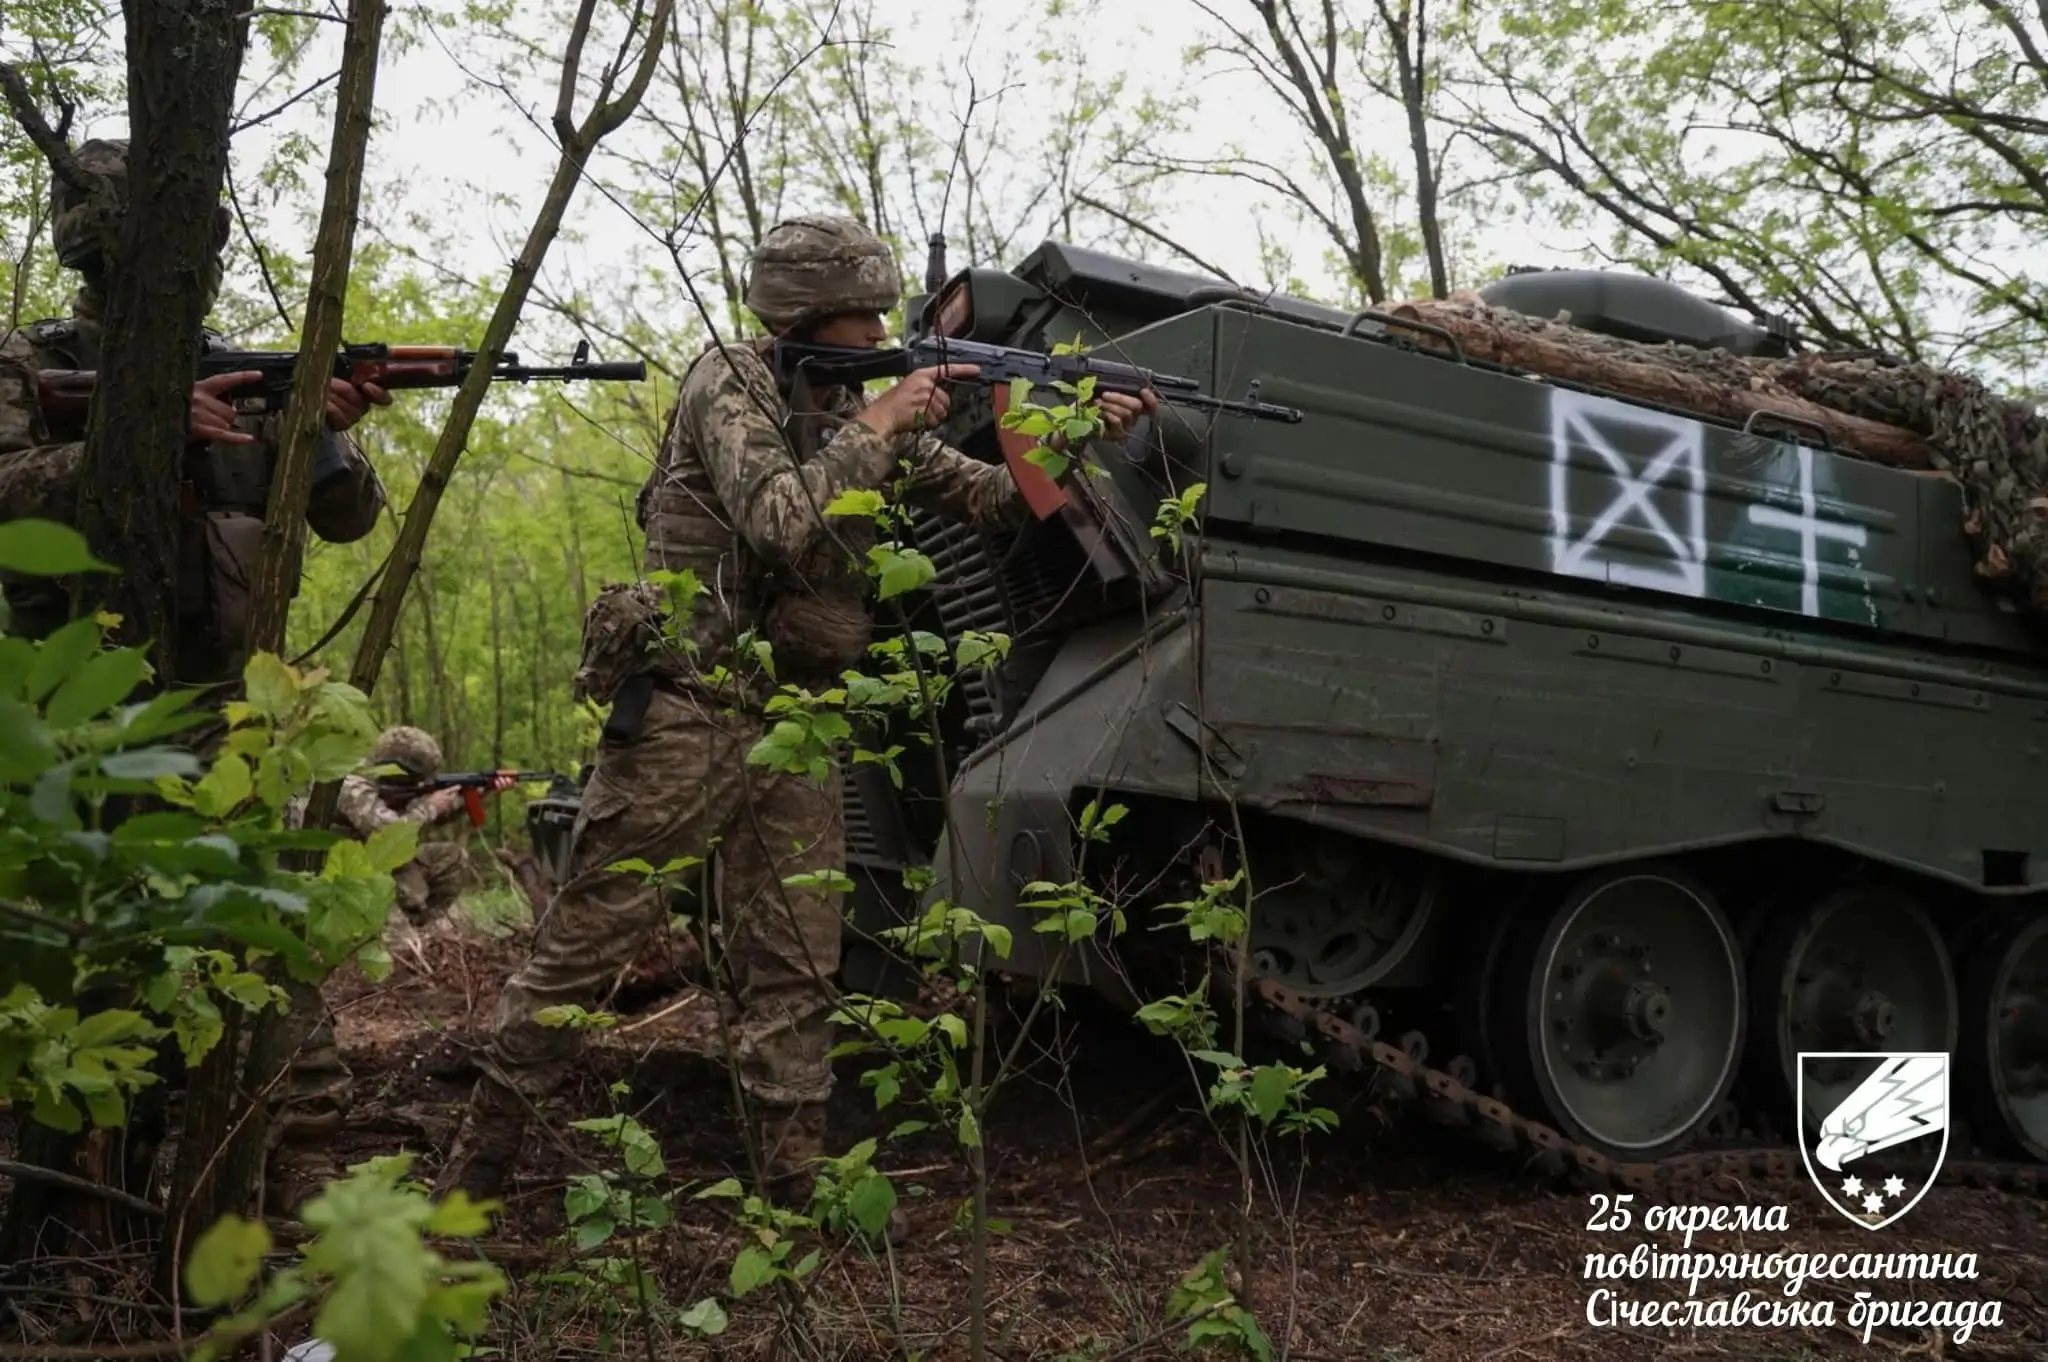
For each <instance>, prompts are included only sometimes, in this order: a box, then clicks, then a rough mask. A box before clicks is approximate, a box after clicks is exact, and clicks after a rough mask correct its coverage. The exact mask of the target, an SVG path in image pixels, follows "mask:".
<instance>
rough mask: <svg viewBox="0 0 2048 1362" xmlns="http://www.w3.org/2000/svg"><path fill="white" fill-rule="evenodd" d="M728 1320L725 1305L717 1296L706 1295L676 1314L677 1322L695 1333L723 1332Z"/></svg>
mask: <svg viewBox="0 0 2048 1362" xmlns="http://www.w3.org/2000/svg"><path fill="white" fill-rule="evenodd" d="M728 1322H729V1321H728V1320H727V1319H726V1315H725V1307H724V1306H723V1305H720V1304H719V1303H718V1298H717V1297H716V1296H706V1297H705V1298H704V1299H703V1300H701V1301H698V1302H697V1303H696V1304H695V1305H693V1306H691V1307H690V1308H689V1309H687V1310H685V1311H683V1313H682V1314H680V1315H678V1316H676V1323H678V1324H680V1325H682V1326H683V1327H684V1328H685V1329H688V1330H689V1331H690V1332H691V1333H694V1334H707V1335H710V1334H722V1333H724V1332H725V1326H726V1324H727V1323H728Z"/></svg>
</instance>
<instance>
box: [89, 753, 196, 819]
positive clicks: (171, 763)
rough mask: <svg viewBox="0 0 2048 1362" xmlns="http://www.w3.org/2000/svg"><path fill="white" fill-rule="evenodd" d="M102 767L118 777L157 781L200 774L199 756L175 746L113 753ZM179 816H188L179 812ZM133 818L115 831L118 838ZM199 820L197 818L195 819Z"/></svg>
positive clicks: (107, 756) (108, 755)
mask: <svg viewBox="0 0 2048 1362" xmlns="http://www.w3.org/2000/svg"><path fill="white" fill-rule="evenodd" d="M100 770H102V771H104V772H106V773H107V774H108V775H110V776H112V777H114V779H116V780H155V779H157V778H158V777H159V776H194V775H197V774H199V759H198V758H197V757H195V756H193V755H192V754H191V753H190V752H185V751H180V750H179V749H178V748H175V747H145V748H143V749H141V750H140V751H136V752H109V753H108V754H107V755H106V756H104V757H101V758H100ZM176 816H177V817H181V818H182V817H186V815H183V814H179V815H176ZM133 821H134V820H133V819H130V820H128V822H124V823H122V824H121V826H120V827H119V828H117V829H115V831H114V836H115V837H116V838H117V839H118V838H119V837H120V836H121V834H122V833H124V832H126V831H127V830H128V827H129V823H132V822H133ZM192 821H194V822H195V823H196V822H197V821H198V820H196V819H194V820H192Z"/></svg>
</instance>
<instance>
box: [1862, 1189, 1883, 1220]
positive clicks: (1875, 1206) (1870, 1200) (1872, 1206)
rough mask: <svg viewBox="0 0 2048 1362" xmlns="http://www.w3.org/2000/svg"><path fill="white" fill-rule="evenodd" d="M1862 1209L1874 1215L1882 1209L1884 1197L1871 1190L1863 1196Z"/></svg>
mask: <svg viewBox="0 0 2048 1362" xmlns="http://www.w3.org/2000/svg"><path fill="white" fill-rule="evenodd" d="M1863 1209H1864V1210H1865V1211H1867V1212H1869V1213H1870V1214H1871V1215H1876V1214H1877V1213H1878V1212H1879V1211H1881V1210H1883V1209H1884V1198H1883V1197H1881V1196H1879V1195H1878V1194H1877V1193H1875V1192H1872V1193H1871V1194H1870V1195H1869V1196H1867V1197H1865V1198H1863Z"/></svg>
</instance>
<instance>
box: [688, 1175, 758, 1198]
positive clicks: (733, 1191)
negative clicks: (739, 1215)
mask: <svg viewBox="0 0 2048 1362" xmlns="http://www.w3.org/2000/svg"><path fill="white" fill-rule="evenodd" d="M746 1194H747V1189H746V1187H745V1186H744V1185H742V1184H741V1182H740V1180H739V1179H738V1178H721V1179H719V1180H718V1181H717V1182H714V1183H712V1184H711V1185H710V1186H709V1187H706V1188H705V1189H704V1190H703V1191H701V1192H699V1193H697V1194H696V1195H695V1196H693V1197H691V1198H690V1199H691V1200H692V1201H702V1200H703V1199H704V1198H705V1197H709V1196H724V1197H743V1196H745V1195H746Z"/></svg>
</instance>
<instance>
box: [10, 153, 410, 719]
mask: <svg viewBox="0 0 2048 1362" xmlns="http://www.w3.org/2000/svg"><path fill="white" fill-rule="evenodd" d="M74 159H76V161H77V162H78V165H79V167H80V168H81V169H83V170H84V171H85V172H86V173H87V174H89V175H91V176H93V177H94V178H95V179H96V180H97V181H98V182H99V184H98V188H97V189H96V190H95V191H94V192H92V193H90V194H87V193H81V192H80V191H78V190H77V189H75V188H73V187H72V185H71V184H70V183H69V182H68V181H66V180H65V179H64V178H63V177H62V176H58V177H56V181H55V186H54V188H53V190H52V195H51V205H50V212H51V238H52V241H53V243H54V245H55V247H56V252H57V260H58V262H59V263H60V264H62V265H63V266H64V267H65V268H67V269H71V270H76V271H77V272H78V274H79V276H80V283H79V288H78V290H77V292H76V293H74V294H73V295H72V300H71V315H70V316H69V317H65V318H61V319H55V320H48V321H40V322H34V323H32V324H30V325H28V326H26V327H23V328H21V329H19V330H16V331H12V332H9V333H8V334H7V335H6V336H5V337H4V338H0V521H4V520H13V519H17V518H20V517H23V516H37V517H41V518H44V519H50V520H59V521H63V522H65V523H69V522H70V521H71V519H72V517H73V515H74V513H75V508H76V506H77V504H78V488H79V474H80V471H81V469H82V468H83V465H84V460H85V445H84V443H83V442H82V441H79V440H70V441H57V440H53V439H52V438H51V433H50V429H49V424H48V422H47V420H46V419H45V417H44V414H43V412H42V411H41V409H40V408H39V407H38V405H37V403H36V384H35V372H36V371H37V370H39V369H91V370H98V369H99V367H100V340H101V335H100V325H101V323H100V319H101V317H102V316H103V315H104V311H105V298H106V274H105V253H106V250H107V248H108V246H109V245H110V244H111V243H112V241H113V239H114V236H115V234H116V233H117V232H118V231H119V230H120V219H121V214H122V213H123V212H124V211H125V209H126V205H127V196H128V144H127V142H125V141H109V140H101V139H95V140H93V141H90V142H87V143H86V144H85V145H83V146H81V147H80V148H79V149H78V151H77V152H76V153H75V154H74ZM228 224H229V218H228V211H227V207H226V205H222V206H221V207H220V208H218V209H217V210H216V216H215V227H214V242H215V247H214V248H215V252H216V254H215V258H214V262H213V269H212V277H211V279H210V280H209V281H208V288H207V300H208V306H209V307H211V306H212V301H213V299H214V298H215V297H216V296H217V295H218V293H219V290H220V282H221V276H222V272H223V268H224V266H223V262H222V258H221V255H220V253H221V252H224V251H225V250H226V249H227V242H228ZM201 343H202V344H203V345H204V346H205V347H206V348H208V349H219V348H223V347H224V345H225V342H224V341H223V340H222V339H221V337H220V336H219V335H218V334H217V333H215V332H212V331H208V332H206V333H204V336H203V337H202V340H201ZM255 377H256V375H254V374H250V373H241V374H221V375H217V376H215V377H213V378H210V379H206V380H203V381H201V382H199V383H197V384H195V385H193V389H192V411H191V436H192V444H191V446H190V449H189V455H190V457H189V458H188V459H187V462H186V476H187V482H186V489H185V490H186V491H187V492H188V494H189V495H188V498H187V504H188V506H189V507H190V509H189V510H188V511H187V513H186V515H185V517H184V523H183V524H182V525H181V526H180V529H181V531H182V539H183V542H184V544H185V546H186V550H185V556H186V558H187V560H188V561H189V563H190V568H189V570H186V571H183V572H181V573H180V576H179V581H178V588H179V601H180V605H181V608H182V613H183V614H184V615H185V617H186V618H187V619H188V620H189V621H191V622H192V623H193V624H195V625H197V626H198V627H197V628H196V629H192V630H189V631H188V634H187V646H186V647H185V649H184V650H183V651H184V653H185V656H183V657H181V658H179V659H177V668H178V675H176V676H175V677H166V678H165V680H166V681H167V682H172V683H183V684H208V683H212V682H217V681H223V680H233V679H235V678H237V677H239V676H240V675H241V670H242V665H243V663H244V662H245V661H246V637H245V636H246V632H247V621H248V610H249V589H250V579H251V577H252V575H253V572H254V570H255V563H256V556H257V554H258V552H259V551H260V545H261V543H262V538H263V517H264V515H265V514H266V513H267V511H268V506H269V497H270V472H271V467H272V465H273V464H274V462H275V460H276V455H277V439H278V436H279V415H278V414H272V415H271V416H269V417H261V418H259V417H245V416H241V415H239V414H237V413H236V411H235V410H234V408H233V407H232V406H231V405H230V398H231V395H232V392H233V390H234V389H235V388H236V387H238V386H241V385H244V384H246V383H248V382H249V381H250V380H251V379H253V378H255ZM390 401H391V397H390V395H389V394H388V393H386V392H384V390H383V389H381V388H378V387H376V386H375V385H371V384H365V385H364V386H363V387H361V388H360V389H358V388H357V387H355V386H354V385H352V384H349V383H346V382H343V381H341V380H339V379H336V380H335V381H334V382H333V384H332V385H331V386H330V388H329V390H328V397H327V429H326V430H325V431H324V432H323V433H322V437H321V438H322V439H323V440H324V441H326V442H327V447H326V448H325V449H324V450H323V451H322V453H321V456H320V458H319V460H318V462H319V466H320V467H321V468H322V469H324V470H327V475H326V477H325V478H324V479H321V480H319V481H318V483H317V485H316V486H315V487H314V489H313V492H312V495H311V497H310V498H309V499H308V502H307V507H306V523H307V525H308V526H309V527H310V528H311V529H312V531H313V533H315V534H317V535H319V536H320V537H321V538H322V539H324V540H327V541H328V542H329V543H336V544H349V543H354V542H355V541H356V540H359V539H361V538H363V537H364V536H365V535H367V534H369V533H370V531H371V530H372V529H374V528H376V524H377V516H378V515H379V513H380V512H382V511H383V509H384V488H383V486H382V485H381V484H380V483H379V482H378V480H377V475H376V473H375V472H374V471H373V470H372V469H371V467H370V465H369V462H368V461H367V460H366V459H364V458H363V455H362V451H361V450H359V449H358V448H357V447H356V444H355V442H354V441H353V440H351V439H349V438H348V437H347V436H346V435H345V434H343V433H342V432H344V431H346V430H347V429H348V428H349V427H351V426H353V425H354V424H355V423H356V422H357V421H359V420H361V419H362V417H363V415H364V414H365V413H366V412H367V411H368V410H369V407H370V404H371V403H376V404H378V405H380V406H383V405H388V404H389V403H390ZM294 586H296V583H294ZM5 587H6V595H7V599H8V602H9V604H10V605H11V606H12V607H13V610H14V617H13V623H12V624H11V625H10V626H9V628H10V632H13V633H17V634H24V635H28V636H31V637H33V636H39V635H45V634H47V633H48V632H49V631H50V630H52V629H54V628H55V627H56V626H57V625H59V624H61V623H63V622H64V620H65V619H67V618H68V617H69V613H70V611H69V606H68V603H67V602H66V601H65V599H64V596H63V594H62V588H61V587H60V586H59V585H58V584H57V583H56V582H55V581H53V580H50V579H27V580H13V579H9V580H8V581H7V582H6V584H5Z"/></svg>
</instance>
